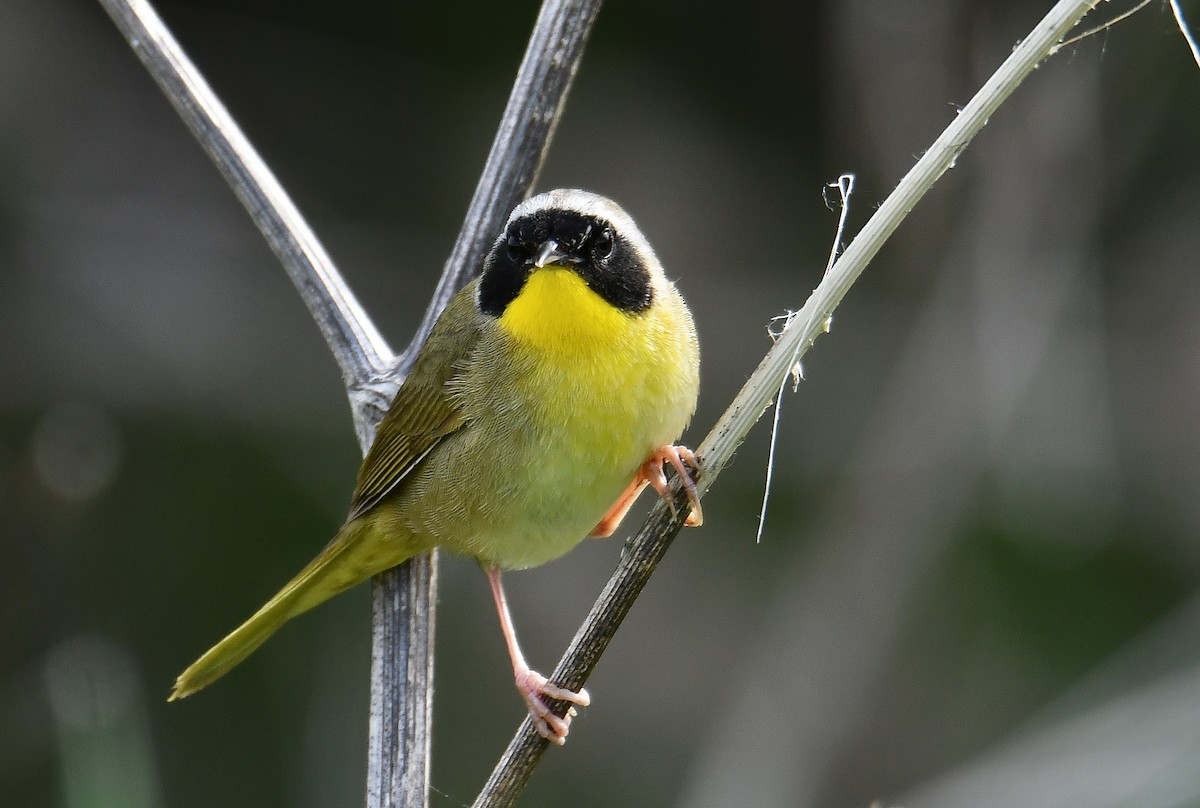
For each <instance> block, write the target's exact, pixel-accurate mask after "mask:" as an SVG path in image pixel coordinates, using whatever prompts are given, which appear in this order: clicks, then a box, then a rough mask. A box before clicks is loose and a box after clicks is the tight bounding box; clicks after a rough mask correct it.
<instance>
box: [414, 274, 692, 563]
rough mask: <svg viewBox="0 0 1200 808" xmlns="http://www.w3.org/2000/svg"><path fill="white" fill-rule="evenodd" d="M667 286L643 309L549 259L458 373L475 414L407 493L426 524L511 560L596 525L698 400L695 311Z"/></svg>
mask: <svg viewBox="0 0 1200 808" xmlns="http://www.w3.org/2000/svg"><path fill="white" fill-rule="evenodd" d="M662 297H663V298H664V299H663V300H656V301H655V305H653V306H651V307H650V308H649V309H648V310H646V311H644V312H641V313H637V314H631V313H627V312H622V311H619V310H618V309H616V308H614V307H613V306H611V305H610V304H608V303H607V302H605V301H604V300H603V299H602V298H601V297H600V296H599V295H597V294H596V293H595V292H593V291H592V290H591V289H590V288H588V286H587V284H586V283H585V282H584V281H583V280H582V279H581V278H580V277H579V276H578V275H577V274H575V273H574V272H572V271H570V270H567V269H562V268H558V267H548V268H544V269H539V270H536V271H535V272H534V273H533V274H532V275H531V276H530V278H529V279H528V280H527V282H526V284H525V287H524V288H523V289H522V290H521V293H520V294H519V295H518V296H517V297H516V298H515V299H514V300H512V301H511V302H510V303H509V305H508V306H507V307H506V309H505V311H504V313H503V314H502V315H501V316H500V317H499V318H498V320H497V321H495V323H494V328H495V331H494V332H492V334H491V335H490V336H487V337H485V338H484V339H482V340H481V342H480V350H479V351H478V352H477V353H476V354H475V355H474V356H473V358H472V360H471V361H470V363H469V364H468V365H467V366H466V367H465V368H464V372H463V373H462V374H461V376H460V377H459V378H458V380H457V384H456V389H455V390H454V394H455V395H456V396H457V397H458V398H459V399H460V400H461V401H462V402H463V406H464V408H465V410H466V417H467V422H468V425H467V427H466V428H464V429H463V430H461V432H460V433H458V434H456V435H455V436H453V437H452V439H449V440H448V441H447V442H446V445H445V446H444V447H442V448H441V449H439V451H438V452H437V453H435V454H434V455H431V457H430V459H429V462H428V464H427V466H428V468H427V469H426V470H423V472H422V473H421V474H420V475H418V476H419V477H420V478H421V479H419V480H418V481H417V484H416V485H415V486H413V491H412V495H411V497H407V496H406V497H405V499H406V500H407V501H408V502H407V504H406V505H405V507H404V511H405V514H406V518H407V519H409V520H411V521H412V522H415V523H416V524H415V525H414V527H417V529H418V532H421V533H426V534H428V535H430V536H432V537H433V538H434V539H435V541H436V543H438V544H441V545H443V546H445V547H447V548H448V549H450V550H452V551H455V552H460V553H465V554H468V555H474V556H476V557H477V558H479V559H480V560H482V561H484V562H485V563H497V564H500V565H501V566H504V567H510V568H511V567H526V566H535V565H537V564H541V563H544V562H546V561H549V560H550V559H552V558H556V557H557V556H560V555H562V554H563V553H565V552H567V551H568V550H569V549H570V548H571V547H573V546H574V545H575V544H576V543H578V542H579V541H580V540H581V539H583V538H584V537H585V536H586V535H587V533H588V532H589V531H590V530H591V529H592V528H593V527H594V526H595V525H596V523H597V522H598V521H599V520H600V518H601V517H602V516H603V515H604V513H605V512H606V511H607V510H608V508H609V507H610V506H611V505H612V504H613V503H614V502H615V501H616V499H617V497H618V496H619V495H620V493H621V491H622V490H623V489H624V487H625V486H626V485H628V483H629V482H630V480H631V479H633V476H634V474H635V473H636V471H637V468H638V466H640V465H641V463H642V462H643V461H644V460H646V458H647V457H649V456H650V454H651V453H652V452H653V451H654V450H655V449H657V448H658V447H659V446H661V445H663V444H665V443H670V442H673V441H674V440H676V439H677V438H678V436H679V434H680V433H681V432H682V430H683V428H684V426H685V425H686V424H687V421H688V420H689V418H690V417H691V414H692V411H693V409H694V407H695V402H696V393H697V386H698V354H697V348H696V342H695V336H694V333H693V331H692V323H691V318H690V315H689V314H688V312H687V309H686V307H684V305H683V303H682V300H680V298H679V297H678V295H677V294H676V293H675V291H674V289H673V288H672V287H670V286H669V285H667V286H665V287H664V291H663V295H662Z"/></svg>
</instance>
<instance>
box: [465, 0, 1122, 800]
mask: <svg viewBox="0 0 1200 808" xmlns="http://www.w3.org/2000/svg"><path fill="white" fill-rule="evenodd" d="M1098 3H1099V0H1060V2H1059V3H1057V4H1056V5H1055V6H1054V7H1053V8H1052V9H1051V10H1050V12H1049V13H1048V14H1047V15H1046V17H1045V18H1044V19H1043V20H1042V21H1041V22H1039V23H1038V24H1037V26H1035V27H1034V29H1033V30H1032V31H1031V32H1030V34H1029V35H1028V36H1027V37H1026V38H1025V39H1024V40H1023V41H1022V42H1021V44H1019V45H1018V46H1017V47H1016V49H1015V50H1014V51H1013V52H1012V54H1011V55H1010V56H1009V57H1008V58H1007V59H1006V60H1005V61H1004V63H1003V64H1002V65H1001V66H1000V68H999V69H998V70H997V71H996V72H995V73H994V74H993V75H992V77H991V78H989V79H988V81H987V82H986V83H985V84H984V86H983V87H982V88H981V89H980V90H979V92H978V93H976V94H975V97H974V98H972V99H971V101H970V103H968V104H967V106H966V107H964V108H963V110H962V111H961V112H960V113H959V114H958V116H957V117H956V118H955V120H954V121H953V122H952V123H951V124H950V126H948V127H947V128H946V129H945V131H943V132H942V134H941V135H940V136H939V137H938V138H937V140H936V141H934V143H933V145H932V146H930V148H929V149H928V151H926V152H925V154H924V155H923V156H922V157H921V159H920V160H918V161H917V163H916V165H914V166H913V168H912V169H910V170H909V172H908V174H906V175H905V177H904V179H903V180H901V181H900V184H899V185H898V186H897V187H896V189H895V190H894V191H893V192H892V193H891V195H890V196H888V198H887V199H886V200H885V201H884V202H883V204H882V205H881V206H880V207H879V209H878V210H877V211H876V212H875V214H874V215H873V216H872V217H871V219H870V221H868V222H867V224H866V225H865V226H864V227H863V229H862V231H861V232H860V233H859V234H858V236H857V237H856V238H855V239H854V240H853V241H852V242H851V243H850V245H849V246H848V247H847V248H846V251H845V252H844V253H843V254H842V256H841V258H839V259H838V261H837V262H836V263H835V264H834V265H833V267H832V269H830V271H829V272H828V273H827V274H826V275H825V277H824V278H823V279H822V280H821V283H820V284H819V285H818V286H817V288H816V289H815V290H814V291H813V293H812V295H811V296H810V297H809V299H808V301H807V302H806V303H805V304H804V307H803V308H802V309H801V310H800V311H799V313H798V314H797V316H796V317H795V318H793V320H792V322H791V324H790V325H789V327H787V328H785V329H784V331H783V333H782V334H781V335H780V338H779V339H778V340H777V341H776V342H775V344H774V345H773V346H772V348H771V349H770V350H769V351H768V352H767V355H766V356H765V357H764V358H763V360H762V362H761V363H760V364H759V366H758V368H757V369H756V370H755V371H754V374H753V375H752V376H751V377H750V379H749V380H748V381H747V382H746V384H745V386H744V387H743V388H742V389H741V391H739V393H738V395H737V396H736V397H735V398H734V401H733V403H732V404H731V405H730V407H729V409H727V410H726V411H725V413H724V414H723V415H722V416H721V419H720V420H719V421H718V422H717V425H716V426H715V427H714V428H713V430H712V431H711V432H710V433H709V435H708V436H707V437H706V438H705V439H704V441H703V442H702V443H701V444H700V446H699V448H698V449H697V454H698V455H699V456H700V458H701V463H702V466H703V473H702V474H701V475H700V477H699V479H698V480H697V481H696V482H697V487H698V488H699V489H700V490H701V492H704V491H707V490H708V488H709V487H710V486H711V485H712V483H713V481H714V480H715V479H716V477H717V475H718V474H720V472H721V470H722V469H723V468H724V467H725V465H726V464H728V463H729V462H730V460H731V459H732V457H733V453H734V450H736V449H737V447H738V446H739V445H741V442H742V441H743V440H744V439H745V436H746V434H747V433H748V432H749V430H750V428H751V427H752V426H753V425H754V423H755V422H756V421H758V419H759V418H760V417H761V416H762V414H763V412H765V411H766V408H767V407H768V406H769V404H770V401H771V397H772V396H773V395H774V394H775V391H776V390H778V388H779V383H780V380H781V379H783V378H785V377H786V375H787V373H788V372H789V371H790V370H791V367H792V365H793V364H794V363H795V362H796V361H797V360H798V359H799V358H800V357H801V356H803V354H804V353H805V352H806V351H807V350H808V348H809V347H811V346H812V344H813V342H814V341H815V340H816V338H817V337H818V336H820V335H821V333H823V331H824V326H825V322H826V321H827V319H828V318H829V317H830V316H831V315H832V313H833V310H834V309H835V308H836V307H837V305H838V303H840V302H841V300H842V298H843V297H844V296H845V295H846V292H847V291H849V289H850V286H851V285H852V284H853V283H854V281H855V280H857V278H858V276H859V275H860V274H861V273H862V272H863V270H864V269H865V268H866V266H867V263H868V262H869V261H870V260H871V259H872V258H873V257H874V256H875V254H876V253H877V252H878V251H879V249H880V248H881V247H882V246H883V244H884V242H885V241H886V240H887V239H888V238H889V237H890V236H891V234H892V233H893V232H895V230H896V228H897V227H898V226H899V225H900V223H901V222H902V221H903V220H904V218H905V217H906V216H907V215H908V213H909V211H911V210H912V209H913V207H914V206H915V205H916V204H917V202H918V201H920V199H921V198H922V197H923V196H924V195H925V193H926V192H927V191H928V190H929V189H930V188H931V187H932V186H933V184H934V183H935V182H936V181H937V179H938V178H939V177H941V175H942V174H943V173H945V172H946V171H947V170H948V169H949V168H951V167H953V165H954V162H955V160H957V159H958V156H959V155H960V154H961V153H962V152H963V150H964V149H965V148H966V147H967V144H969V143H970V142H971V139H972V138H973V137H974V136H975V135H976V134H977V133H978V132H979V130H981V129H982V128H983V127H984V125H985V124H986V123H987V121H988V119H989V118H990V117H991V115H992V114H993V113H994V112H995V111H996V110H997V109H998V108H999V106H1000V105H1001V104H1002V103H1003V102H1004V101H1005V99H1007V98H1008V96H1009V95H1011V94H1012V92H1013V91H1014V90H1015V89H1016V88H1017V87H1018V86H1019V85H1020V84H1021V82H1022V81H1024V79H1025V78H1026V77H1027V76H1028V75H1029V74H1030V73H1031V72H1032V71H1033V70H1034V68H1036V67H1037V65H1038V64H1039V63H1040V62H1041V61H1042V60H1043V59H1045V58H1046V57H1047V56H1048V55H1049V54H1051V53H1052V52H1053V51H1054V49H1055V47H1056V45H1057V43H1059V42H1060V41H1061V39H1062V37H1063V35H1064V34H1066V32H1067V31H1069V30H1071V28H1073V27H1074V26H1075V24H1076V23H1077V22H1078V21H1079V20H1080V19H1081V18H1082V17H1083V16H1084V15H1085V14H1087V12H1088V11H1090V10H1091V9H1092V8H1093V7H1094V6H1095V5H1097V4H1098ZM675 506H676V509H677V510H678V512H679V516H678V517H677V518H674V519H672V518H671V515H670V511H669V509H668V508H667V507H666V506H665V505H664V504H663V503H661V502H660V503H658V504H657V505H656V506H655V507H654V509H653V510H652V511H651V513H650V516H649V518H648V519H647V521H646V523H645V524H644V525H643V526H642V528H641V530H640V531H638V534H637V536H635V537H634V539H633V540H632V541H631V542H630V543H629V544H628V545H627V546H626V550H625V553H624V554H623V555H622V558H621V561H620V563H619V564H618V565H617V569H616V571H615V572H614V573H613V575H612V577H611V578H610V579H609V582H608V584H607V585H606V586H605V588H604V591H603V592H602V593H601V595H600V597H599V599H597V601H596V603H595V605H594V606H593V607H592V611H591V613H590V614H589V615H588V617H587V620H586V621H585V622H584V624H583V625H582V626H581V627H580V629H579V631H578V632H577V633H576V635H575V638H574V639H573V640H572V641H571V645H570V647H569V648H568V649H567V652H566V654H565V655H564V656H563V658H562V660H561V661H560V662H559V663H558V666H557V667H556V668H555V670H554V673H553V674H552V675H551V677H550V679H551V681H553V682H554V683H556V684H558V685H560V686H563V687H568V688H571V689H573V690H574V689H578V688H580V687H582V686H583V685H584V683H585V682H586V681H587V679H588V677H589V676H590V674H591V672H592V670H593V669H594V668H595V665H596V662H597V661H598V659H599V657H600V655H601V654H602V653H603V652H604V649H605V648H606V647H607V645H608V642H609V641H610V640H611V639H612V636H613V634H614V632H615V631H616V629H617V628H618V627H619V626H620V624H621V621H622V620H623V619H624V617H625V615H626V614H627V613H628V611H629V608H630V607H631V606H632V604H633V601H634V600H635V599H636V598H637V596H638V595H639V594H640V592H641V589H642V587H643V586H644V585H645V583H646V581H648V580H649V577H650V575H651V574H652V573H653V571H654V568H655V567H656V566H657V564H658V561H659V560H660V559H661V558H662V556H663V554H664V553H665V552H666V550H667V547H668V546H670V544H671V541H672V540H673V539H674V537H675V535H676V534H677V533H678V532H679V529H680V526H681V524H682V518H683V516H684V515H685V508H686V498H685V497H683V496H682V495H678V496H677V497H676V502H675ZM567 706H568V705H565V704H558V705H556V708H557V712H559V714H560V715H561V714H562V713H563V712H565V709H566V707H567ZM547 745H548V744H547V742H546V741H545V740H544V739H542V738H541V737H539V736H538V735H537V733H536V732H535V731H534V730H533V725H532V722H531V721H530V720H529V719H528V718H526V720H525V721H524V722H523V723H522V724H521V727H520V728H519V729H518V730H517V734H516V735H515V736H514V738H513V739H512V741H511V742H510V743H509V745H508V748H507V749H506V750H505V752H504V754H503V755H502V756H501V758H500V761H499V762H498V763H497V764H496V768H495V769H494V770H493V771H492V774H491V776H490V777H489V778H488V781H487V783H486V784H485V786H484V788H483V791H482V792H481V793H480V795H479V797H477V798H476V800H475V803H474V807H473V808H501V807H506V806H511V805H513V804H514V803H515V801H516V799H517V797H518V795H519V794H520V793H521V791H522V790H523V789H524V787H525V784H526V783H527V782H528V780H529V777H530V775H531V774H532V773H533V769H534V767H535V766H536V765H537V763H538V761H539V760H540V758H541V755H542V753H543V752H544V751H545V749H546V747H547Z"/></svg>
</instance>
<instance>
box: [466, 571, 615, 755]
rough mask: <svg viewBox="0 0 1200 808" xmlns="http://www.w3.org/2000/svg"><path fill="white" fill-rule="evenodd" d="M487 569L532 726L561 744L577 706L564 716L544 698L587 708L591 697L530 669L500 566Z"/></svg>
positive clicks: (564, 741) (564, 740) (549, 739)
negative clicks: (549, 705) (548, 679)
mask: <svg viewBox="0 0 1200 808" xmlns="http://www.w3.org/2000/svg"><path fill="white" fill-rule="evenodd" d="M484 572H486V573H487V577H488V583H489V584H491V586H492V598H493V599H494V600H495V601H496V613H497V614H498V615H499V616H500V630H501V631H502V632H503V633H504V642H505V644H506V645H507V646H508V656H509V659H511V660H512V666H513V678H514V679H515V680H516V684H517V692H518V693H520V694H521V698H522V699H524V700H525V705H526V706H527V707H528V708H529V716H530V718H532V719H533V725H534V727H535V728H536V729H537V731H538V734H539V735H541V736H542V737H543V738H545V739H546V740H548V741H550V743H554V744H558V745H559V746H562V745H563V744H565V743H566V742H567V732H568V731H569V730H570V728H571V718H572V717H573V716H574V715H575V714H576V713H575V708H574V707H572V708H570V709H569V710H567V714H566V715H565V716H564V717H562V718H559V717H558V716H557V715H555V714H554V713H553V712H551V711H550V708H549V707H547V706H546V702H544V701H542V698H543V697H546V698H551V699H558V700H559V701H569V702H571V703H573V704H578V705H579V706H580V707H587V706H588V704H590V703H591V698H590V697H589V696H588V694H587V691H586V690H582V689H581V690H580V691H579V692H578V693H576V692H575V691H573V690H567V689H566V688H564V687H559V686H558V685H554V684H551V683H550V682H548V681H547V680H546V677H545V676H542V675H541V674H540V673H538V672H537V671H535V670H531V669H530V667H529V666H528V665H527V664H525V655H524V654H522V653H521V646H519V645H517V632H516V631H515V630H513V624H512V616H511V615H510V614H509V612H508V601H507V600H505V598H504V585H503V584H502V583H501V582H500V568H499V567H487V568H485V569H484Z"/></svg>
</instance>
